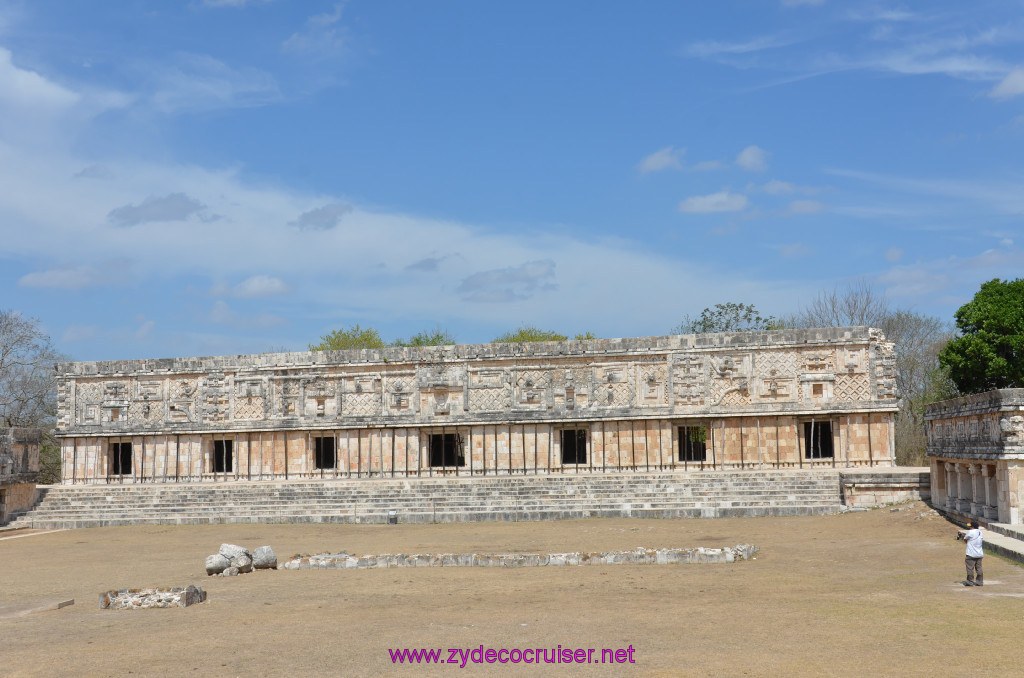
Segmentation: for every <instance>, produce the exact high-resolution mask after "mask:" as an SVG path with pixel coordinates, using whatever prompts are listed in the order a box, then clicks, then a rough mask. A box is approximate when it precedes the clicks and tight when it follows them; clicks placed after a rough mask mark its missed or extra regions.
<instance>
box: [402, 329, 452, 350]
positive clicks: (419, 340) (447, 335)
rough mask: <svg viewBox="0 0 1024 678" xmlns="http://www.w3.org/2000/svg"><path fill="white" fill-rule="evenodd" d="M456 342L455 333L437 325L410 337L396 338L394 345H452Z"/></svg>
mask: <svg viewBox="0 0 1024 678" xmlns="http://www.w3.org/2000/svg"><path fill="white" fill-rule="evenodd" d="M454 343H455V335H454V334H452V333H451V332H449V331H448V330H445V329H441V328H440V327H435V328H434V329H432V330H425V331H423V332H418V333H416V334H414V335H412V336H411V337H409V338H408V339H395V341H394V344H393V345H394V346H450V345H452V344H454Z"/></svg>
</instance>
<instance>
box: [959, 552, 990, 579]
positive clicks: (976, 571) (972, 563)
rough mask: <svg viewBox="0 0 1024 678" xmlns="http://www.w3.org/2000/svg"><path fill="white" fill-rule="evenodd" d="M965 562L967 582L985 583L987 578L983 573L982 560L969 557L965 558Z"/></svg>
mask: <svg viewBox="0 0 1024 678" xmlns="http://www.w3.org/2000/svg"><path fill="white" fill-rule="evenodd" d="M964 562H965V563H966V564H967V581H976V582H978V583H979V584H981V583H983V582H984V581H985V576H984V575H983V574H982V572H981V558H972V557H970V556H967V557H966V558H964Z"/></svg>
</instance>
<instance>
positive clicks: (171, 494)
mask: <svg viewBox="0 0 1024 678" xmlns="http://www.w3.org/2000/svg"><path fill="white" fill-rule="evenodd" d="M889 475H891V474H889ZM840 476H841V471H839V470H838V469H837V470H816V471H784V470H783V471H777V470H769V471H766V470H757V471H704V472H699V473H698V472H694V473H619V474H607V475H600V476H594V475H579V476H568V475H558V476H522V477H499V478H472V479H469V478H462V479H459V478H450V477H448V478H420V479H412V478H410V479H403V480H379V481H374V482H372V483H367V482H365V481H357V480H352V481H348V480H334V481H308V480H307V481H277V482H251V483H233V484H219V485H211V484H193V485H187V484H167V485H160V484H156V485H124V486H119V485H101V486H55V487H50V488H47V489H45V490H44V493H45V496H44V498H43V500H42V502H41V503H40V504H39V506H38V507H36V508H35V509H34V510H33V511H31V512H29V513H27V514H25V515H22V516H20V517H18V518H17V519H15V520H14V521H12V523H11V525H10V527H13V528H16V527H32V528H76V527H101V526H116V525H140V524H170V525H175V524H177V525H182V524H184V525H189V524H192V525H202V524H216V523H385V522H387V521H388V514H389V512H390V511H394V512H395V518H396V519H397V521H398V522H401V523H427V522H472V521H487V520H496V521H526V520H551V519H569V518H592V517H635V518H715V517H741V516H790V515H821V514H828V513H836V512H838V511H840V510H841V508H842V501H841V498H840V486H841V479H840Z"/></svg>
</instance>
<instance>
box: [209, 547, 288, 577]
mask: <svg viewBox="0 0 1024 678" xmlns="http://www.w3.org/2000/svg"><path fill="white" fill-rule="evenodd" d="M254 569H256V570H276V569H277V555H276V554H275V553H274V549H272V548H270V547H269V546H260V547H259V548H258V549H256V552H255V554H253V553H252V552H250V551H249V549H247V548H245V547H244V546H238V545H236V544H221V545H220V550H219V551H218V552H217V553H214V554H213V555H210V556H207V557H206V574H207V575H209V576H213V575H221V576H223V577H234V576H237V575H239V574H245V573H247V572H252V571H253V570H254Z"/></svg>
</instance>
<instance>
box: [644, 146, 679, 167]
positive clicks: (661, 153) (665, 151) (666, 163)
mask: <svg viewBox="0 0 1024 678" xmlns="http://www.w3.org/2000/svg"><path fill="white" fill-rule="evenodd" d="M684 153H686V149H685V148H676V147H674V146H666V147H665V148H662V149H660V150H657V151H655V152H654V153H651V154H650V155H649V156H647V157H646V158H644V159H643V160H641V161H640V164H639V165H638V166H637V169H639V170H640V173H641V174H647V173H649V172H660V171H662V170H667V169H677V170H678V169H682V168H683V163H682V159H683V154H684Z"/></svg>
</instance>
